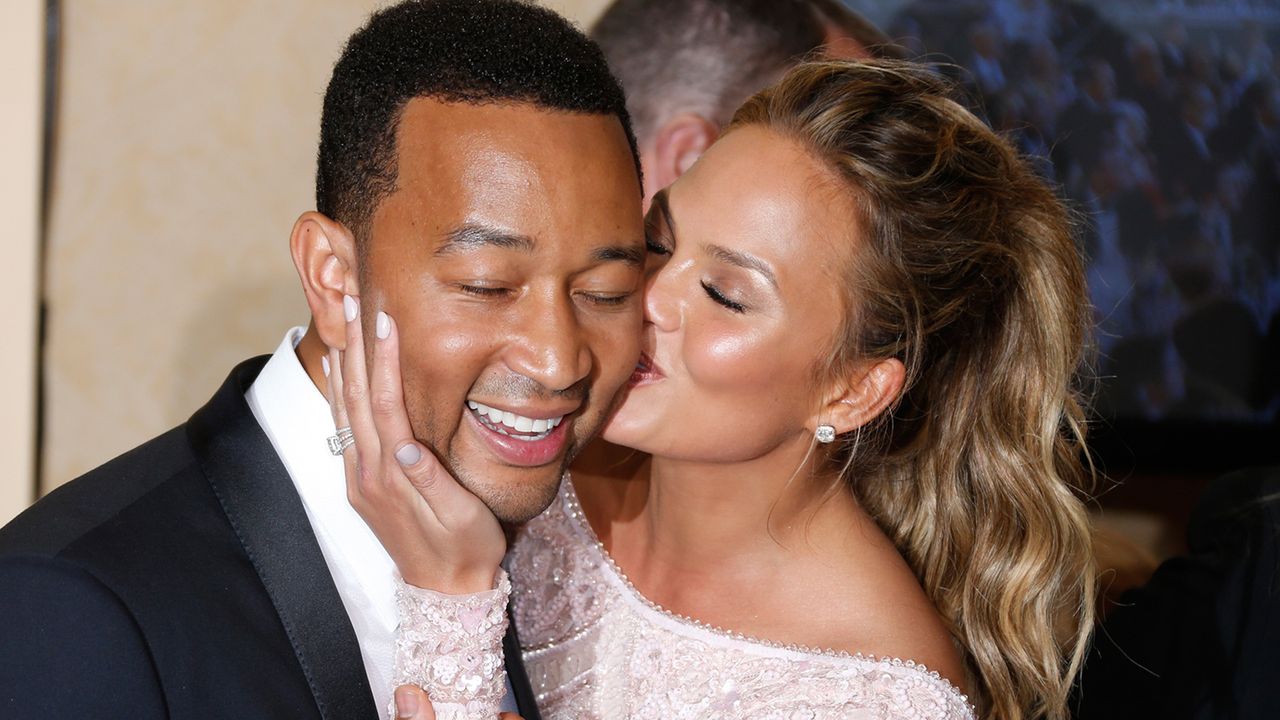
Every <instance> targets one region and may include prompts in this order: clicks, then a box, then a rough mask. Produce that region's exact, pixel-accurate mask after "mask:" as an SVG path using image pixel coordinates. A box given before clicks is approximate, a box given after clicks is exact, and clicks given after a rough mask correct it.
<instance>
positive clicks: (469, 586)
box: [400, 564, 500, 595]
mask: <svg viewBox="0 0 1280 720" xmlns="http://www.w3.org/2000/svg"><path fill="white" fill-rule="evenodd" d="M499 569H500V568H499V566H498V565H496V564H495V565H493V566H490V567H489V568H488V569H485V568H481V567H477V568H460V569H454V570H449V569H446V568H436V569H435V571H433V572H416V573H415V572H412V571H411V572H403V571H402V572H401V573H400V576H401V578H402V579H403V580H404V582H405V584H406V585H410V586H412V587H415V588H420V589H423V590H434V591H435V592H438V593H441V594H443V595H471V594H474V593H481V592H487V591H489V590H493V589H495V588H496V587H497V586H498V570H499Z"/></svg>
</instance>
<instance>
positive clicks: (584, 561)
mask: <svg viewBox="0 0 1280 720" xmlns="http://www.w3.org/2000/svg"><path fill="white" fill-rule="evenodd" d="M508 570H509V571H510V575H511V585H512V587H513V591H512V596H511V600H512V603H513V605H512V607H513V616H514V618H515V622H516V626H517V627H518V628H519V631H520V642H521V645H522V646H523V649H524V662H525V666H526V668H527V669H528V672H529V679H530V681H531V683H532V685H533V690H534V693H535V695H536V697H537V701H538V708H539V709H540V711H541V713H542V716H543V717H544V718H546V719H547V720H570V719H572V720H582V719H586V718H601V719H603V718H609V719H610V720H613V719H615V718H747V717H750V718H759V719H764V718H778V719H779V720H781V719H784V718H785V719H788V720H790V719H791V718H813V719H817V718H860V719H864V720H872V719H876V720H879V719H888V718H904V719H905V718H921V719H923V718H929V719H935V718H945V719H948V720H950V719H957V720H960V719H965V720H969V719H972V718H973V717H974V712H973V708H972V706H971V705H970V704H969V702H968V700H967V698H966V697H965V696H964V695H963V694H961V693H960V691H959V690H957V689H956V688H955V687H954V686H952V685H951V684H950V683H949V682H947V680H946V679H944V678H942V677H941V676H939V675H938V674H937V673H936V672H931V671H929V670H928V669H926V668H925V667H924V666H922V665H919V664H916V663H914V662H912V661H910V660H900V659H897V658H873V657H866V656H863V655H850V654H848V653H843V652H835V651H828V650H822V649H815V648H807V647H799V646H792V645H782V644H779V643H773V642H769V641H767V640H760V639H756V638H750V637H746V636H743V635H741V634H737V633H733V632H730V631H726V630H721V629H719V628H714V627H710V626H707V625H704V624H701V623H699V622H697V621H694V620H691V619H688V618H685V617H682V616H678V615H675V614H673V613H670V612H667V611H666V610H664V609H663V608H661V607H659V606H657V605H655V604H654V603H652V602H650V601H649V600H647V599H646V598H645V597H644V596H642V595H641V594H640V593H639V592H637V591H636V589H635V588H634V587H632V586H631V584H630V583H629V582H628V581H627V579H626V576H625V575H623V574H622V572H621V571H620V570H619V569H618V567H617V566H616V565H615V564H614V563H613V561H612V559H611V558H610V557H609V556H608V554H607V553H606V552H605V551H604V548H603V546H602V545H601V544H600V543H599V541H598V540H597V539H596V537H595V534H594V533H593V532H592V530H591V527H590V525H588V523H587V521H586V518H585V517H584V516H583V514H582V510H581V507H580V506H579V505H578V500H577V497H576V496H575V495H574V492H573V487H572V484H571V483H569V482H568V480H567V479H566V481H565V482H564V483H563V484H562V487H561V490H560V494H559V496H558V497H557V498H556V500H555V502H554V503H552V505H551V507H550V508H548V509H547V510H546V512H544V513H543V514H542V515H540V516H538V517H537V518H535V519H534V520H532V521H530V522H529V524H528V525H526V526H525V528H524V529H523V530H522V531H521V533H520V535H519V537H518V538H517V540H516V542H515V543H514V545H513V546H512V548H511V552H510V554H509V555H508ZM504 589H505V586H504V585H502V584H501V583H500V587H499V589H498V590H495V591H491V592H490V593H488V594H481V595H473V596H465V597H464V598H463V599H461V600H457V599H453V598H450V596H441V595H438V594H436V595H435V597H434V599H432V600H430V601H428V602H427V605H428V606H430V607H428V608H424V607H423V605H422V604H421V603H419V604H418V605H416V606H413V604H412V603H409V604H402V606H401V609H402V619H401V635H400V637H401V641H402V642H401V647H400V648H399V651H398V656H397V669H398V672H399V674H398V676H397V684H399V683H400V682H404V681H409V682H417V683H418V684H422V685H423V686H424V687H425V689H426V690H427V692H428V693H429V694H430V695H431V696H432V698H433V699H434V698H440V697H442V695H440V694H438V693H440V692H444V693H446V694H447V695H448V697H449V698H450V703H451V704H450V705H448V706H447V707H446V712H453V713H454V714H445V715H441V717H442V718H447V719H448V720H454V719H455V718H468V719H470V718H487V719H488V718H493V717H495V715H496V712H497V701H496V700H492V701H491V706H489V705H486V703H489V702H490V700H486V701H484V702H478V703H477V702H472V701H471V700H469V699H467V698H465V697H460V696H459V693H458V689H459V688H463V689H464V690H463V693H462V695H466V694H467V693H466V691H465V688H468V687H473V686H474V687H476V688H477V691H476V695H477V696H479V695H484V696H485V697H486V698H490V699H491V698H493V697H494V691H495V688H496V689H497V690H498V695H497V697H501V692H500V690H501V683H502V678H501V670H502V664H501V647H500V644H497V645H495V643H500V639H501V634H500V633H498V634H497V635H496V636H495V635H494V632H495V630H494V628H492V627H489V628H487V637H488V638H489V639H488V642H489V643H490V645H491V652H495V653H497V656H496V657H497V662H496V663H495V662H494V660H493V658H492V657H491V656H490V655H489V654H486V653H485V652H483V651H478V650H476V647H477V646H476V644H475V643H471V642H469V641H467V640H461V641H459V640H457V639H454V640H441V639H440V638H438V637H435V634H436V633H438V632H440V631H442V630H443V628H444V627H445V626H448V627H450V628H451V631H452V632H458V631H459V629H460V627H461V623H458V622H447V623H443V624H442V623H440V622H439V621H438V620H432V621H423V620H422V619H421V618H422V617H424V616H430V617H434V618H437V619H438V618H440V617H442V616H443V617H450V618H456V617H459V612H464V614H468V615H467V616H468V617H475V616H476V615H477V614H478V613H479V612H480V611H479V610H478V609H477V607H478V606H477V602H481V601H478V600H477V599H478V598H482V597H483V598H484V599H483V601H482V602H481V604H483V603H484V602H487V603H490V605H489V607H491V608H496V609H497V611H498V612H500V610H501V608H502V604H501V603H502V602H503V601H504V599H505V593H504V592H503V590H504ZM414 591H415V592H416V589H415V590H414ZM455 603H460V605H459V607H465V608H466V610H465V611H459V612H455V611H453V610H451V609H448V608H452V606H453V604H455ZM442 607H444V608H446V609H443V610H442V609H441V608H442ZM406 611H407V612H406ZM491 617H494V618H497V615H492V616H491ZM424 628H427V629H426V630H425V632H424ZM481 632H482V633H483V632H484V631H481ZM410 636H412V637H413V638H414V640H413V641H412V642H407V643H406V642H405V638H406V637H410ZM495 637H496V640H495V639H494V638H495ZM425 647H432V648H434V650H432V651H424V648H425ZM453 648H461V649H460V650H458V653H459V654H460V655H461V658H462V659H456V658H455V659H447V660H446V661H445V662H444V663H443V666H444V668H445V669H446V670H450V671H452V670H453V669H454V668H463V669H462V670H459V671H458V672H456V673H453V674H449V673H446V674H445V675H443V676H442V675H441V674H439V673H437V674H435V675H434V676H433V677H428V676H427V675H424V674H423V673H421V672H416V673H415V672H408V671H402V668H409V667H418V668H421V667H424V666H426V667H430V663H432V662H436V663H437V664H439V662H440V657H439V656H435V659H434V660H433V659H431V658H432V657H433V655H432V653H433V652H435V653H438V652H440V650H442V649H444V650H445V651H446V653H449V652H453V650H452V649H453ZM465 668H471V670H466V669H465ZM424 683H425V684H424ZM433 683H434V684H435V685H441V684H443V685H444V687H441V688H439V689H436V688H435V687H433ZM486 688H487V689H486ZM439 709H440V705H439V704H437V712H439Z"/></svg>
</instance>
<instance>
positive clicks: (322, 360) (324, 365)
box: [320, 355, 329, 377]
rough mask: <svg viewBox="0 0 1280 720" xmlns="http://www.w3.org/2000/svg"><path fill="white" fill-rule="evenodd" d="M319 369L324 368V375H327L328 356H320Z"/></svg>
mask: <svg viewBox="0 0 1280 720" xmlns="http://www.w3.org/2000/svg"><path fill="white" fill-rule="evenodd" d="M320 369H321V370H324V376H325V377H329V358H327V357H325V356H323V355H321V356H320Z"/></svg>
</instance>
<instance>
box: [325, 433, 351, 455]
mask: <svg viewBox="0 0 1280 720" xmlns="http://www.w3.org/2000/svg"><path fill="white" fill-rule="evenodd" d="M326 440H327V442H328V443H329V452H330V453H332V454H333V455H341V454H342V453H343V452H344V451H346V449H347V448H349V447H351V446H352V445H355V444H356V436H355V434H353V433H352V432H351V428H350V427H340V428H338V432H337V433H335V434H333V435H330V436H329V437H328V438H326Z"/></svg>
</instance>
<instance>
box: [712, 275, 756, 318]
mask: <svg viewBox="0 0 1280 720" xmlns="http://www.w3.org/2000/svg"><path fill="white" fill-rule="evenodd" d="M702 289H703V290H706V291H707V296H708V297H710V298H711V299H712V300H714V301H716V302H718V303H720V304H721V305H723V306H725V307H727V308H729V309H730V310H732V311H734V312H736V313H742V312H746V310H747V306H746V305H743V304H742V303H737V302H734V301H732V300H730V299H729V298H727V297H725V295H724V293H722V292H720V290H719V289H718V288H717V287H716V286H715V285H712V284H711V283H709V282H707V281H706V280H703V281H702Z"/></svg>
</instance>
